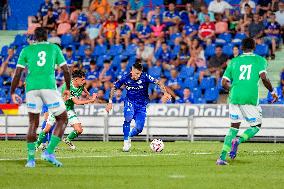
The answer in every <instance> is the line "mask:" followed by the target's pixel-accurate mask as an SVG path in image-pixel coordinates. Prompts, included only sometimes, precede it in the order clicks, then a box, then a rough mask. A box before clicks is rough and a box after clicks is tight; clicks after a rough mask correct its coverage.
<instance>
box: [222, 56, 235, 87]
mask: <svg viewBox="0 0 284 189" xmlns="http://www.w3.org/2000/svg"><path fill="white" fill-rule="evenodd" d="M233 62H234V59H233V60H231V62H229V63H228V66H227V68H226V70H225V73H224V75H223V77H222V87H223V88H224V89H225V90H226V91H230V89H231V80H232V64H233Z"/></svg>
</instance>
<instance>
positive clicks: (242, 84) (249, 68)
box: [216, 38, 278, 165]
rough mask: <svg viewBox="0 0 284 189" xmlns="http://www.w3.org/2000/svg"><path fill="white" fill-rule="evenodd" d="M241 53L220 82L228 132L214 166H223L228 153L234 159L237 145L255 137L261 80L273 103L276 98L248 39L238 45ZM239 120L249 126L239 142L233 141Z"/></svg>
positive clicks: (259, 120)
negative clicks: (226, 103) (226, 94)
mask: <svg viewBox="0 0 284 189" xmlns="http://www.w3.org/2000/svg"><path fill="white" fill-rule="evenodd" d="M242 48H243V51H244V53H243V54H242V55H240V56H238V57H236V58H233V59H232V60H231V62H230V63H229V65H228V67H227V69H226V71H225V73H224V75H223V80H222V85H223V87H224V88H225V89H227V90H229V91H230V94H229V114H230V119H231V128H230V130H229V132H228V134H227V135H226V137H225V140H224V145H223V148H222V152H221V155H220V158H219V159H218V160H217V162H216V163H217V165H227V164H228V163H227V162H226V155H227V153H228V152H229V151H230V154H229V155H230V157H231V159H234V158H235V157H236V155H237V149H238V145H239V144H240V143H242V142H245V141H247V140H248V139H250V138H252V137H254V136H255V134H256V133H257V132H258V131H259V130H260V127H261V123H262V110H261V107H260V106H259V105H258V103H259V102H258V101H259V96H258V87H259V80H260V79H261V80H262V82H263V84H264V86H265V87H266V88H267V89H268V90H269V91H270V92H271V94H272V95H273V97H274V100H277V98H278V97H277V94H276V92H275V91H274V90H273V88H272V85H271V83H270V81H269V79H268V78H267V77H266V68H267V61H266V59H265V58H263V57H261V56H259V55H256V54H254V53H253V50H254V48H255V42H254V40H253V39H251V38H246V39H244V40H243V41H242ZM242 119H244V120H245V121H246V122H248V124H249V125H250V126H251V127H250V128H248V129H247V130H246V131H245V132H244V133H243V134H242V135H241V136H240V138H236V136H237V133H238V131H239V127H240V124H241V121H242Z"/></svg>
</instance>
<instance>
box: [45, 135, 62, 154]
mask: <svg viewBox="0 0 284 189" xmlns="http://www.w3.org/2000/svg"><path fill="white" fill-rule="evenodd" d="M60 140H61V139H60V138H59V137H58V136H55V135H51V138H50V142H49V144H48V146H47V149H46V150H47V152H48V153H49V154H53V153H54V149H55V148H56V146H57V145H58V144H59V142H60Z"/></svg>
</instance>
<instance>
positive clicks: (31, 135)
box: [27, 131, 37, 142]
mask: <svg viewBox="0 0 284 189" xmlns="http://www.w3.org/2000/svg"><path fill="white" fill-rule="evenodd" d="M36 139H37V134H36V131H32V132H29V133H28V134H27V141H28V142H35V141H36Z"/></svg>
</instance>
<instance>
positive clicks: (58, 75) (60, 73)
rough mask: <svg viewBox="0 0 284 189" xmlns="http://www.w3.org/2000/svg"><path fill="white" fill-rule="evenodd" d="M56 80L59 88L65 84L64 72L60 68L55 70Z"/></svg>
mask: <svg viewBox="0 0 284 189" xmlns="http://www.w3.org/2000/svg"><path fill="white" fill-rule="evenodd" d="M55 79H56V85H57V87H60V86H62V85H63V83H64V73H63V71H62V70H61V69H60V67H58V68H57V69H56V70H55Z"/></svg>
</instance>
